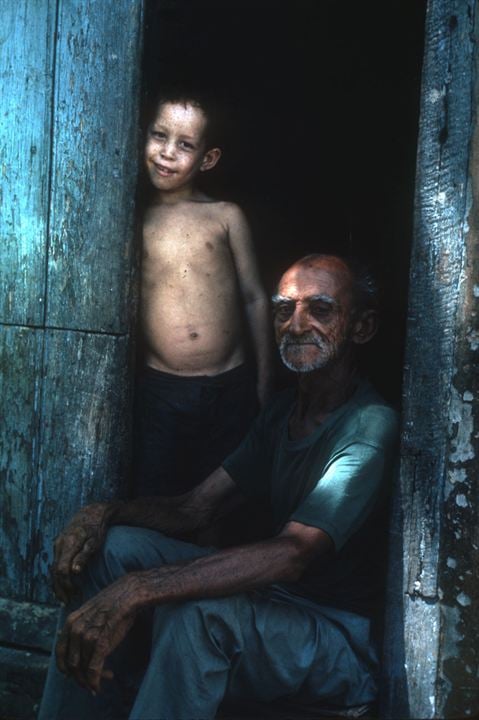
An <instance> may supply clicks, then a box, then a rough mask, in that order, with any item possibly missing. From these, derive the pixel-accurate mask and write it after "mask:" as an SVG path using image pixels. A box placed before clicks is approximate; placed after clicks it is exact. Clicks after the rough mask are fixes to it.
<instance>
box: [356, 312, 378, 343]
mask: <svg viewBox="0 0 479 720" xmlns="http://www.w3.org/2000/svg"><path fill="white" fill-rule="evenodd" d="M377 329H378V314H377V312H376V311H375V310H365V311H364V312H362V313H361V315H360V316H359V317H358V318H356V320H355V321H354V325H353V332H352V341H353V342H354V343H356V344H357V345H364V344H365V343H367V342H369V340H371V338H373V337H374V336H375V335H376V332H377Z"/></svg>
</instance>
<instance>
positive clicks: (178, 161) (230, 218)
mask: <svg viewBox="0 0 479 720" xmlns="http://www.w3.org/2000/svg"><path fill="white" fill-rule="evenodd" d="M210 129H211V128H210V124H209V117H208V115H207V108H206V107H205V105H204V104H202V103H201V101H200V100H196V99H194V98H189V97H184V98H174V97H171V98H169V97H165V98H163V99H161V100H160V101H159V103H158V104H157V109H156V116H155V118H154V120H153V122H152V123H151V124H150V126H149V128H148V132H147V138H146V146H145V155H144V160H145V166H146V172H147V175H148V178H149V180H150V182H151V184H152V186H153V200H152V202H151V204H150V205H149V207H148V209H147V211H146V213H145V217H144V225H143V260H142V293H141V318H142V325H143V334H144V339H145V345H146V358H145V359H146V369H145V372H144V377H143V380H142V384H141V389H140V403H139V404H140V408H141V410H140V418H139V420H138V423H137V425H138V427H137V429H136V435H137V450H136V456H137V460H136V477H137V480H136V487H135V492H136V493H137V494H140V495H158V494H161V495H179V494H181V493H183V492H185V491H186V490H189V489H191V487H193V486H194V485H196V484H197V483H199V482H200V481H201V480H203V479H204V478H205V477H206V476H207V475H208V474H209V473H210V472H211V471H212V470H213V469H214V468H215V467H217V465H218V464H220V463H221V461H222V460H223V458H224V457H225V456H226V455H227V454H229V452H231V451H232V450H233V449H234V448H235V447H236V445H237V444H238V443H239V442H240V440H241V438H242V436H243V435H244V433H245V432H246V430H247V429H248V426H249V424H250V423H251V420H252V419H253V417H254V415H255V414H256V411H257V409H258V402H259V404H263V402H264V400H265V398H266V396H267V394H268V391H269V385H270V335H269V324H270V323H269V317H268V315H269V313H268V302H267V298H266V295H265V292H264V290H263V288H262V286H261V283H260V279H259V274H258V268H257V264H256V260H255V256H254V251H253V245H252V241H251V236H250V231H249V228H248V224H247V222H246V219H245V217H244V215H243V213H242V211H241V210H240V209H239V208H238V206H237V205H235V204H233V203H230V202H219V201H216V200H213V199H212V198H210V197H208V196H206V195H205V194H204V193H202V192H201V191H200V190H199V189H198V188H197V187H196V180H197V178H198V174H199V173H202V172H206V171H208V170H211V169H212V168H214V167H215V165H216V164H217V162H218V160H219V159H220V156H221V150H220V149H219V148H218V147H215V146H213V145H212V144H211V143H210V139H209V130H210ZM243 317H244V318H245V319H246V323H247V325H248V326H249V331H250V335H251V339H252V345H253V348H254V354H255V358H256V374H255V373H254V371H252V370H251V368H250V367H249V366H248V365H247V364H246V348H245V333H244V327H243Z"/></svg>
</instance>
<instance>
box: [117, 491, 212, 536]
mask: <svg viewBox="0 0 479 720" xmlns="http://www.w3.org/2000/svg"><path fill="white" fill-rule="evenodd" d="M203 521H204V518H202V514H201V513H199V512H197V513H196V514H195V512H194V511H193V508H192V507H191V506H190V504H189V502H188V499H187V498H186V496H179V497H172V498H169V497H142V498H137V499H136V500H131V501H129V502H125V503H116V504H115V507H114V509H113V510H112V512H111V513H110V515H109V517H108V525H133V526H135V527H142V528H149V529H150V530H159V531H161V532H164V533H166V534H169V533H171V534H175V535H176V534H177V535H187V534H189V533H191V532H194V531H195V530H196V529H197V528H199V527H201V526H202V524H203Z"/></svg>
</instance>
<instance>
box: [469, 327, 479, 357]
mask: <svg viewBox="0 0 479 720" xmlns="http://www.w3.org/2000/svg"><path fill="white" fill-rule="evenodd" d="M467 341H468V343H469V345H470V348H471V350H472V351H474V352H475V351H476V350H477V349H478V348H479V331H477V330H470V331H469V332H468V333H467Z"/></svg>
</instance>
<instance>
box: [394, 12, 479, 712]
mask: <svg viewBox="0 0 479 720" xmlns="http://www.w3.org/2000/svg"><path fill="white" fill-rule="evenodd" d="M475 11H476V3H475V2H473V0H470V1H468V0H430V3H429V7H428V13H427V23H426V51H425V63H424V71H423V87H422V102H421V119H420V134H419V147H418V170H417V178H416V203H415V228H414V243H413V250H412V258H411V285H410V303H409V318H408V337H407V348H406V368H405V378H404V406H403V409H404V415H403V421H404V428H403V447H402V465H401V477H400V483H399V487H398V491H397V498H396V503H395V515H394V527H395V529H394V535H393V545H394V542H395V543H399V545H400V546H401V547H402V556H401V557H398V556H397V555H396V556H395V557H394V567H393V570H392V572H391V578H390V588H389V617H388V631H387V636H386V663H385V664H386V667H385V676H386V685H387V687H386V693H385V694H386V703H385V705H386V708H385V712H384V715H385V717H388V718H419V717H420V718H433V717H441V718H448V717H458V716H467V715H469V714H471V713H472V714H473V713H474V712H478V710H479V694H478V686H477V675H478V672H477V671H478V665H477V660H478V658H477V652H476V650H475V647H476V645H477V643H476V634H477V630H478V627H477V619H476V624H475V625H474V624H472V625H471V626H470V627H471V630H470V629H469V627H467V625H466V621H468V620H470V619H471V618H470V617H469V615H470V614H471V612H472V609H471V608H470V605H472V602H473V598H476V599H477V587H478V584H479V577H478V570H477V568H478V564H477V547H475V549H474V553H472V552H471V542H472V537H471V534H472V535H474V532H475V531H474V530H468V529H467V527H468V526H469V523H471V528H473V527H477V515H476V513H477V510H473V500H474V498H475V499H476V500H477V478H478V475H479V465H478V455H477V453H476V452H475V450H476V449H477V448H474V447H473V437H474V435H473V432H474V430H476V431H477V430H479V428H478V427H477V425H476V426H475V427H474V422H475V420H474V417H475V415H474V413H475V412H476V413H477V399H478V394H477V390H478V389H479V388H477V377H476V378H475V380H474V377H473V376H474V370H473V368H474V365H473V358H472V356H471V350H473V349H474V348H473V347H472V346H473V345H474V343H473V342H472V343H471V337H472V339H474V337H475V335H474V333H475V332H476V330H475V329H474V323H475V320H474V321H472V320H467V319H466V317H467V315H468V314H469V313H471V311H472V312H476V314H477V304H478V301H477V295H479V292H476V294H475V291H474V281H473V280H472V279H471V280H470V281H469V282H467V280H466V278H467V276H468V272H469V267H468V266H470V268H472V267H474V268H475V269H476V270H477V261H476V260H475V259H474V258H477V247H478V238H479V233H477V230H474V231H472V229H471V228H469V227H468V214H469V212H470V209H471V188H470V175H469V170H470V157H469V149H470V140H471V135H472V128H473V115H474V103H475V102H476V100H475V97H476V98H477V94H476V95H475V93H474V64H475V62H476V61H477V57H476V55H475V53H477V50H476V49H475V45H474V19H475ZM478 207H479V205H478ZM471 232H473V237H471ZM466 306H467V310H465V312H464V309H465V307H466ZM474 307H476V309H475V310H474ZM471 332H472V336H471V335H470V333H471ZM468 333H469V335H468ZM478 347H479V344H478ZM461 348H462V350H461ZM466 349H467V352H466ZM474 361H475V364H476V367H477V356H476V357H475V358H474ZM473 403H475V406H476V410H475V411H473V410H472V408H473ZM477 437H479V435H477V436H476V439H475V441H474V442H475V443H476V444H477ZM478 544H479V543H478V542H477V537H476V538H475V545H476V546H477V545H478ZM473 547H474V545H473ZM459 558H460V559H459ZM456 567H457V568H460V570H457V571H456ZM473 588H476V590H475V591H473ZM475 612H476V618H477V606H476V610H475ZM466 627H467V631H466ZM474 699H475V700H476V702H475V703H474V702H473V700H474Z"/></svg>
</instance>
